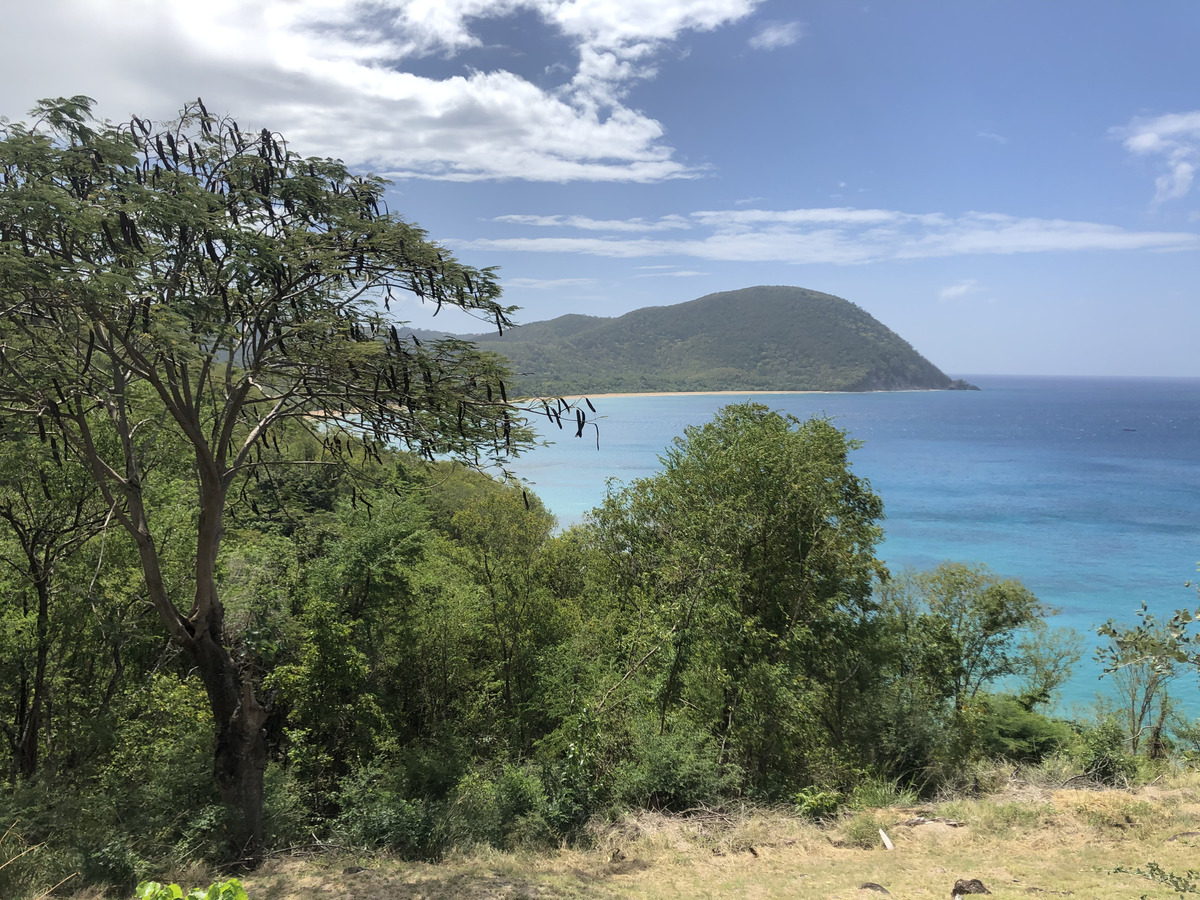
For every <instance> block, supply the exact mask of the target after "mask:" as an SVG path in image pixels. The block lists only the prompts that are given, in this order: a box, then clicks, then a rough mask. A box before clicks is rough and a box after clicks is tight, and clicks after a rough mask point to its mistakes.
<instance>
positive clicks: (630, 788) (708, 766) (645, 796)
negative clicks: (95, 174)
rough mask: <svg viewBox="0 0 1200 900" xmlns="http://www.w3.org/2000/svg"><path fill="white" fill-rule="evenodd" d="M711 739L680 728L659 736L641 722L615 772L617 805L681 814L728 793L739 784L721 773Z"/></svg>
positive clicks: (654, 727) (652, 726) (726, 772)
mask: <svg viewBox="0 0 1200 900" xmlns="http://www.w3.org/2000/svg"><path fill="white" fill-rule="evenodd" d="M717 756H718V754H717V748H716V746H715V742H714V740H713V738H712V736H711V735H708V734H705V733H703V732H701V731H700V730H699V729H693V728H688V727H686V726H680V727H677V728H674V729H669V730H667V731H666V732H665V733H662V734H660V733H659V731H658V726H657V723H651V722H643V723H640V727H638V729H637V733H636V738H635V740H634V742H633V746H632V747H631V748H630V750H629V754H628V756H627V757H626V758H625V759H624V760H622V761H621V762H620V763H618V764H617V765H616V766H615V767H614V769H613V778H612V782H613V785H612V791H613V796H612V799H613V802H614V803H615V804H616V805H617V806H620V807H626V808H641V809H658V810H675V811H678V810H682V809H687V808H689V807H692V806H696V805H698V804H701V803H707V802H711V801H713V800H715V799H717V798H719V797H721V796H723V795H727V794H728V793H729V792H730V791H731V790H732V789H733V788H734V785H735V779H734V777H733V774H732V772H731V770H730V769H728V768H726V769H724V770H723V769H722V767H721V765H720V763H719V762H718V759H717Z"/></svg>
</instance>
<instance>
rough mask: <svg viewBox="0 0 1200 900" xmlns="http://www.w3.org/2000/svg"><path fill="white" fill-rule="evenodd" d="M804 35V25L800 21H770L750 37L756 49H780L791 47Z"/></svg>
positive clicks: (751, 43) (752, 45)
mask: <svg viewBox="0 0 1200 900" xmlns="http://www.w3.org/2000/svg"><path fill="white" fill-rule="evenodd" d="M802 37H804V26H803V25H801V24H800V23H799V22H768V23H767V24H766V25H764V26H763V27H762V28H760V29H759V30H758V31H756V32H755V33H754V37H752V38H750V46H751V47H753V48H754V49H755V50H778V49H779V48H780V47H790V46H791V45H792V44H794V43H796V42H797V41H798V40H800V38H802Z"/></svg>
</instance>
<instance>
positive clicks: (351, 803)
mask: <svg viewBox="0 0 1200 900" xmlns="http://www.w3.org/2000/svg"><path fill="white" fill-rule="evenodd" d="M338 799H339V803H340V805H341V812H340V814H339V815H338V816H337V818H336V819H335V820H334V822H333V831H334V833H335V834H337V835H338V836H339V837H341V838H342V839H344V840H346V841H348V842H349V843H351V844H353V845H355V846H359V847H386V848H388V849H389V850H393V851H395V852H397V853H399V854H400V855H401V856H403V857H405V858H407V859H412V858H419V857H421V856H424V855H427V853H428V850H429V838H430V831H431V827H430V822H429V817H428V815H427V814H426V810H425V804H424V803H423V802H422V801H420V800H408V799H405V797H404V796H403V776H402V773H399V772H397V771H396V770H395V769H394V768H390V767H387V766H382V765H370V766H363V767H361V768H359V769H356V770H355V771H354V772H353V773H351V774H350V775H349V776H347V777H346V778H344V779H342V782H341V792H340V794H339V797H338Z"/></svg>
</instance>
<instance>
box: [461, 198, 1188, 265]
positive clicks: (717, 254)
mask: <svg viewBox="0 0 1200 900" xmlns="http://www.w3.org/2000/svg"><path fill="white" fill-rule="evenodd" d="M546 218H547V220H557V221H556V222H555V224H557V225H559V227H561V228H564V229H567V228H570V227H572V226H571V224H570V223H571V219H572V218H573V217H561V218H559V217H546ZM686 218H687V220H688V221H690V222H692V223H693V224H694V228H693V231H694V232H696V236H695V237H690V236H689V237H679V238H665V237H658V236H639V237H627V238H621V237H604V236H586V237H576V236H539V237H514V238H500V239H492V240H477V241H472V242H470V244H469V245H468V246H471V247H474V248H477V249H491V250H515V251H527V252H533V253H582V254H588V255H592V256H603V257H614V258H622V259H651V258H661V257H671V256H684V257H692V258H696V259H707V260H724V261H741V262H785V263H797V264H804V263H829V264H835V265H856V264H863V263H874V262H881V261H886V260H903V259H930V258H940V257H952V256H969V255H1008V254H1016V253H1068V252H1083V251H1097V250H1099V251H1117V250H1154V251H1168V250H1198V249H1200V235H1198V234H1195V233H1192V232H1168V231H1129V230H1126V229H1123V228H1118V227H1116V226H1114V225H1104V224H1098V223H1095V222H1075V221H1068V220H1063V219H1036V218H1019V217H1016V216H1009V215H1003V214H999V213H980V212H970V213H965V214H963V215H959V216H949V215H946V214H944V213H904V212H899V211H896V210H884V209H851V208H830V209H792V210H767V209H749V210H747V209H734V210H705V211H701V212H695V213H692V214H691V215H690V216H688V217H686ZM624 221H625V222H626V224H628V225H630V226H631V227H629V228H628V229H627V230H629V231H637V230H641V231H642V232H646V233H650V232H653V231H655V230H656V229H654V228H652V227H641V228H640V229H639V228H637V227H633V226H635V225H636V224H637V223H639V222H640V220H634V219H630V220H624ZM650 224H651V225H652V224H653V223H650ZM576 227H578V226H576ZM613 230H615V229H613Z"/></svg>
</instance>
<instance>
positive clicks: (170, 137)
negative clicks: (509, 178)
mask: <svg viewBox="0 0 1200 900" xmlns="http://www.w3.org/2000/svg"><path fill="white" fill-rule="evenodd" d="M33 116H34V121H33V122H32V124H22V123H15V124H5V125H3V126H2V128H0V306H2V307H3V311H4V315H3V317H2V319H0V409H2V410H3V412H4V414H5V416H6V426H7V427H8V428H10V429H20V430H23V431H24V432H25V433H27V434H29V435H33V436H36V438H37V439H39V440H41V441H43V442H45V444H46V446H48V447H49V449H50V452H51V453H52V454H53V455H54V456H56V457H57V456H59V455H60V454H66V455H70V456H72V457H74V459H76V460H78V462H79V463H80V464H81V465H82V466H83V467H84V469H85V470H86V471H87V472H88V474H89V475H90V477H91V479H92V481H93V482H94V483H95V485H96V486H97V487H98V489H99V491H100V493H101V495H102V497H103V502H104V504H105V506H106V507H107V508H108V510H109V513H110V514H111V516H112V517H113V519H114V520H115V521H117V522H119V523H120V524H121V525H122V526H124V528H125V530H126V531H127V532H128V534H129V535H130V536H131V537H132V539H133V541H134V543H135V544H136V547H137V551H138V556H139V559H140V562H141V567H142V570H143V573H144V576H145V581H146V587H147V591H148V595H149V598H150V600H151V601H152V603H153V604H154V606H155V608H156V609H157V611H158V614H159V616H160V618H161V620H162V622H163V624H164V626H165V627H166V629H167V631H168V633H169V634H170V635H171V637H172V638H173V639H174V640H175V641H176V642H177V643H178V644H179V645H180V646H182V647H183V648H185V649H186V650H187V651H188V652H189V653H190V654H191V656H192V657H193V658H194V660H195V662H196V664H197V666H198V668H199V670H200V673H201V675H202V677H203V679H204V682H205V687H206V691H207V694H208V697H209V701H210V703H211V705H212V710H213V716H214V720H215V722H216V725H217V729H218V740H217V750H216V772H217V782H218V785H219V786H220V787H221V789H222V793H223V795H224V796H225V799H226V801H227V803H228V804H229V806H230V807H231V808H232V809H237V810H240V817H241V820H242V824H241V825H240V826H239V827H238V828H235V829H234V831H235V833H237V834H239V835H240V836H241V840H242V841H243V842H244V844H245V846H246V848H247V849H248V852H250V853H251V854H253V853H254V852H256V848H257V846H258V844H259V838H260V834H261V795H262V786H261V778H262V770H263V767H264V765H265V751H264V745H263V741H262V738H261V732H262V727H263V724H264V721H265V719H266V716H267V711H266V710H265V709H264V708H263V707H262V706H261V705H260V703H259V702H258V700H257V699H256V696H255V685H254V683H253V679H252V678H249V677H246V676H244V673H242V672H240V671H239V669H238V666H237V665H236V664H235V661H234V660H233V658H232V657H231V656H230V653H229V646H228V643H229V641H228V637H227V635H226V634H225V632H224V610H223V606H222V603H221V600H220V598H219V597H218V596H217V587H216V580H215V567H216V562H217V555H218V551H219V549H220V545H221V538H222V533H223V523H224V517H225V513H226V504H227V501H228V499H229V497H230V492H231V490H232V489H233V488H234V486H235V485H237V484H239V483H243V482H244V479H245V478H247V477H254V476H255V475H256V473H257V471H258V469H259V467H260V465H261V460H262V454H263V452H264V450H267V449H269V448H271V447H272V446H277V443H276V444H274V445H273V443H272V442H273V441H275V442H277V437H276V432H277V431H278V429H279V427H280V426H282V425H283V424H284V423H289V422H290V423H293V424H295V425H297V426H299V427H301V428H303V429H306V430H307V431H309V432H310V433H311V434H313V435H314V436H315V437H316V438H317V439H318V440H319V442H320V443H321V444H322V445H323V446H324V447H325V448H326V449H327V450H328V452H329V459H327V460H326V463H329V464H345V463H349V462H351V460H350V459H349V458H348V456H347V454H348V453H349V452H350V451H351V449H352V448H353V447H355V446H357V447H358V448H359V461H360V462H361V461H363V460H364V458H365V457H366V456H373V457H377V456H378V454H379V452H380V449H381V448H382V447H383V446H385V445H395V444H399V445H402V446H404V447H406V448H408V449H411V450H413V451H415V452H417V453H419V454H421V455H423V456H425V457H427V458H433V457H434V456H446V455H449V456H457V457H460V458H463V459H466V460H468V461H470V462H471V463H473V464H486V463H493V462H498V461H500V460H502V459H504V458H506V457H507V456H508V455H510V454H513V453H516V452H519V451H520V450H521V449H522V448H523V447H525V446H527V445H528V443H529V441H530V433H529V431H528V429H527V428H525V427H524V425H523V423H522V421H521V420H520V419H519V418H518V417H516V414H515V410H514V409H513V408H512V407H511V406H510V405H509V404H508V402H507V396H506V390H505V385H504V381H503V378H504V376H505V374H506V373H505V370H504V368H503V367H502V366H501V364H500V363H499V362H498V359H497V358H496V357H494V356H492V355H490V354H486V353H481V352H478V351H476V350H475V349H474V348H473V347H471V346H470V345H469V344H466V343H464V342H462V341H457V340H442V341H437V342H432V343H426V344H422V343H420V342H419V341H416V340H404V339H402V338H401V337H400V335H399V332H398V331H397V324H398V323H397V322H396V320H395V319H394V318H393V317H392V315H391V313H390V309H391V305H392V304H393V303H394V302H396V301H397V300H398V299H399V296H398V295H404V296H415V297H417V298H419V299H422V300H425V301H428V302H431V303H434V304H436V305H437V306H438V307H441V306H444V305H452V306H457V307H459V308H462V309H465V310H467V311H469V312H471V313H474V314H477V315H479V316H481V317H482V318H484V319H486V320H488V321H490V322H491V323H492V324H493V325H494V326H495V327H497V328H504V327H506V326H507V325H508V324H509V316H510V314H511V312H512V308H511V307H506V306H503V305H502V304H501V303H500V300H499V297H500V287H499V285H498V283H497V281H496V278H495V273H494V272H493V271H492V270H489V269H483V270H477V269H473V268H470V267H468V266H465V265H462V264H460V263H459V262H457V261H456V260H455V259H453V257H451V255H450V254H449V253H447V252H446V251H445V250H444V249H442V248H441V247H439V246H438V245H437V244H435V243H433V242H431V241H429V240H428V238H427V237H426V235H425V233H424V232H423V231H422V230H421V229H419V228H417V227H416V226H414V225H411V224H408V223H406V222H404V221H403V220H402V219H400V218H399V217H398V216H396V215H393V214H391V213H390V212H388V211H387V209H386V203H385V201H384V196H383V192H384V187H385V182H384V181H382V180H381V179H379V178H376V177H373V176H363V175H356V174H352V173H351V172H349V171H348V170H347V169H346V167H345V166H344V165H342V164H341V163H340V162H338V161H335V160H329V159H313V158H303V157H301V156H299V155H298V154H297V153H295V152H294V151H292V150H291V149H290V148H289V147H288V146H287V144H286V142H285V140H284V139H283V137H282V136H280V135H278V134H276V133H274V132H272V131H270V130H269V129H266V128H263V129H261V130H257V131H252V132H247V131H243V130H242V129H241V128H240V127H239V125H238V123H237V122H235V121H233V120H231V119H228V118H218V117H216V116H213V115H211V114H210V113H209V112H208V111H207V110H206V109H205V107H204V105H203V103H201V102H200V101H196V102H195V103H191V104H188V105H187V106H186V107H185V108H184V110H183V112H182V114H181V116H180V117H179V118H178V119H177V120H175V121H172V122H167V123H164V124H162V125H158V126H155V125H152V123H150V122H148V121H146V120H144V119H140V118H138V117H134V118H133V119H132V120H131V121H129V122H128V123H121V124H113V123H111V122H98V121H96V120H95V119H94V118H93V117H92V116H91V101H90V100H89V99H88V98H86V97H73V98H70V99H58V100H53V101H44V102H42V103H41V104H39V106H38V107H37V108H36V109H35V110H34V111H33ZM352 436H353V437H355V438H358V437H359V436H364V437H365V440H362V441H360V440H357V439H355V440H351V439H350V438H351V437H352ZM179 455H182V457H183V458H185V459H187V460H188V461H189V462H190V464H191V465H192V468H193V473H194V490H195V502H196V509H197V515H196V518H195V521H194V523H193V528H194V531H193V538H194V541H195V545H194V546H195V549H194V557H193V562H194V566H195V579H194V581H193V582H192V584H191V586H190V587H191V589H190V590H188V591H187V592H186V594H185V592H184V591H183V590H179V589H178V588H177V587H173V586H171V585H169V584H168V582H167V580H166V579H165V578H164V573H163V563H162V557H161V549H162V542H163V540H164V532H163V529H162V525H161V523H160V522H158V521H157V520H156V510H155V501H154V494H153V486H154V481H155V476H156V473H157V472H158V471H159V470H160V468H161V466H162V465H163V464H164V462H165V461H166V460H167V459H168V458H170V457H175V456H179Z"/></svg>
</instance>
